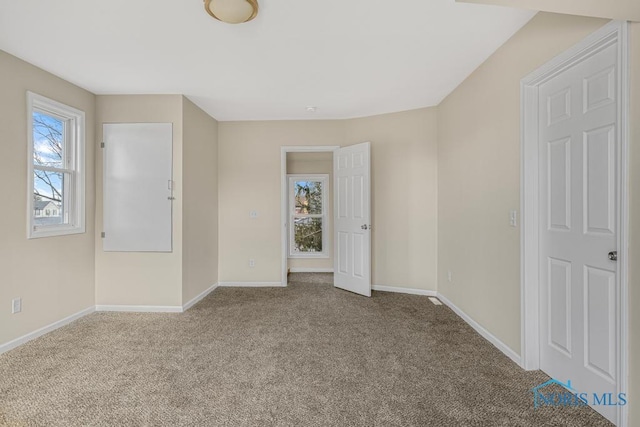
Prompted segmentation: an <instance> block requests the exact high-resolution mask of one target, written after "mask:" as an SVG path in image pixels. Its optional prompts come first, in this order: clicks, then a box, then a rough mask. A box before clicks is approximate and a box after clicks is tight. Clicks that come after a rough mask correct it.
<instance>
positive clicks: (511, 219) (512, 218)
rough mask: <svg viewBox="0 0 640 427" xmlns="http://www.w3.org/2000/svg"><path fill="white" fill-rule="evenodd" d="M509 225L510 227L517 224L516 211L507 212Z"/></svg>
mask: <svg viewBox="0 0 640 427" xmlns="http://www.w3.org/2000/svg"><path fill="white" fill-rule="evenodd" d="M509 225H510V226H512V227H517V226H518V211H511V212H509Z"/></svg>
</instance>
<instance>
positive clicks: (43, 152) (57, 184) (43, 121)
mask: <svg viewBox="0 0 640 427" xmlns="http://www.w3.org/2000/svg"><path fill="white" fill-rule="evenodd" d="M64 131H65V124H64V121H62V120H60V119H58V118H56V117H53V116H51V115H47V114H45V113H42V112H39V111H34V112H33V199H34V216H35V217H36V223H37V224H40V225H46V224H61V223H63V222H64V221H63V215H62V214H63V210H64V204H63V201H64V181H65V174H64V173H62V172H59V169H63V168H64V167H65V164H64V154H65V153H64V148H65V147H64V137H65V135H64ZM43 209H44V210H45V215H44V216H42V215H39V214H38V211H42V210H43ZM52 213H54V214H52Z"/></svg>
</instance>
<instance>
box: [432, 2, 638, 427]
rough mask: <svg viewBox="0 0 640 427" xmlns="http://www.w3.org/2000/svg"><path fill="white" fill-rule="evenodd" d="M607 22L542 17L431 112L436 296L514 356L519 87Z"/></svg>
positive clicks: (633, 293) (634, 53) (634, 51)
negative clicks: (511, 220)
mask: <svg viewBox="0 0 640 427" xmlns="http://www.w3.org/2000/svg"><path fill="white" fill-rule="evenodd" d="M606 22H607V21H606V20H600V19H593V18H581V17H575V16H568V15H554V14H548V13H539V14H538V15H537V16H535V17H534V18H533V19H532V20H531V21H530V22H529V23H528V24H527V25H526V26H525V27H524V28H523V29H522V30H521V31H520V32H518V33H517V34H516V35H515V36H514V37H513V38H512V39H511V40H509V41H508V42H507V43H506V44H505V45H504V46H502V47H501V48H500V49H499V50H498V51H497V52H496V53H495V54H494V55H493V56H491V57H490V58H489V59H488V60H487V61H486V62H485V63H484V64H483V65H482V66H480V67H479V68H478V69H477V70H476V71H475V72H474V73H473V74H472V75H471V76H470V77H469V78H468V79H467V80H465V81H464V82H463V83H462V84H461V85H460V86H459V87H458V88H457V89H456V90H455V91H454V92H453V93H452V94H450V95H449V96H448V97H447V98H446V99H445V100H444V101H443V102H442V104H441V105H440V106H439V108H438V111H439V122H438V130H439V146H438V149H439V156H438V160H439V165H438V166H439V170H440V174H439V177H438V179H439V198H438V204H439V217H440V221H439V234H438V239H439V270H438V283H439V287H438V290H439V292H441V293H442V294H443V295H445V296H446V297H447V298H449V299H450V300H451V301H452V302H453V303H454V304H455V305H457V306H458V307H460V308H461V309H462V310H463V311H465V312H466V313H467V314H468V315H469V316H470V317H471V318H473V319H474V320H475V321H477V322H478V323H480V324H481V325H482V326H483V327H485V328H486V329H487V330H488V331H489V332H491V333H492V334H494V335H495V336H497V337H498V338H499V339H500V340H502V341H503V342H504V343H506V344H507V345H508V346H510V347H511V348H512V349H513V350H514V351H515V352H516V353H518V354H519V353H520V285H519V283H520V269H519V262H520V261H519V257H520V239H519V229H516V228H510V227H509V224H508V212H509V210H510V209H518V207H519V202H520V143H519V141H520V118H519V111H520V93H519V81H520V79H521V78H523V77H525V76H526V75H527V74H529V73H530V72H532V71H533V70H535V69H536V68H538V67H539V66H541V65H543V64H544V63H545V62H547V61H549V60H550V59H551V58H552V57H553V56H555V55H557V54H559V53H561V52H562V51H564V50H566V49H567V48H569V47H570V46H572V45H574V44H575V43H577V42H578V41H580V40H581V39H582V38H584V37H585V36H587V35H588V34H590V33H592V32H593V31H595V30H597V29H598V28H600V27H601V26H602V25H604V24H605V23H606ZM630 33H631V37H630V39H631V40H630V45H631V71H630V76H631V120H630V123H631V141H630V151H631V153H630V160H629V163H630V170H631V177H630V187H631V188H630V198H631V212H630V218H631V232H630V245H631V247H630V252H629V255H628V256H629V260H631V261H630V265H631V267H630V270H631V271H630V276H629V292H630V294H629V307H630V354H629V357H630V378H629V380H630V386H629V401H630V402H632V404H631V405H630V408H629V410H630V416H631V418H630V420H631V421H630V424H629V425H640V405H637V404H633V402H634V401H635V400H636V399H637V396H640V368H639V367H638V363H637V359H638V357H640V338H639V337H640V335H639V334H638V333H637V332H638V331H640V313H638V312H637V310H633V307H635V306H637V305H638V304H640V290H638V287H637V286H636V285H637V284H638V281H639V280H640V264H638V263H637V262H634V261H633V260H637V259H639V255H638V254H640V185H639V184H638V183H640V172H639V171H640V149H639V148H638V144H637V142H638V141H640V121H638V120H637V118H638V117H640V24H631V26H630ZM522 52H527V54H526V55H523V54H522ZM449 270H451V271H452V273H453V282H452V283H448V281H447V271H449Z"/></svg>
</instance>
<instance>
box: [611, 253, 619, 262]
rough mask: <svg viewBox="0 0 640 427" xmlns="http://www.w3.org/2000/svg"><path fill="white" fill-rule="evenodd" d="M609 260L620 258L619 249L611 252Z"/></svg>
mask: <svg viewBox="0 0 640 427" xmlns="http://www.w3.org/2000/svg"><path fill="white" fill-rule="evenodd" d="M609 260H611V261H617V260H618V251H611V252H609Z"/></svg>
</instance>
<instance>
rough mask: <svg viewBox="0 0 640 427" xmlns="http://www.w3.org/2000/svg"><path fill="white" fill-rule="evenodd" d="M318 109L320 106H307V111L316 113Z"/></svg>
mask: <svg viewBox="0 0 640 427" xmlns="http://www.w3.org/2000/svg"><path fill="white" fill-rule="evenodd" d="M317 109H318V107H311V106H309V107H307V111H308V112H309V113H315V112H316V110H317Z"/></svg>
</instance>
